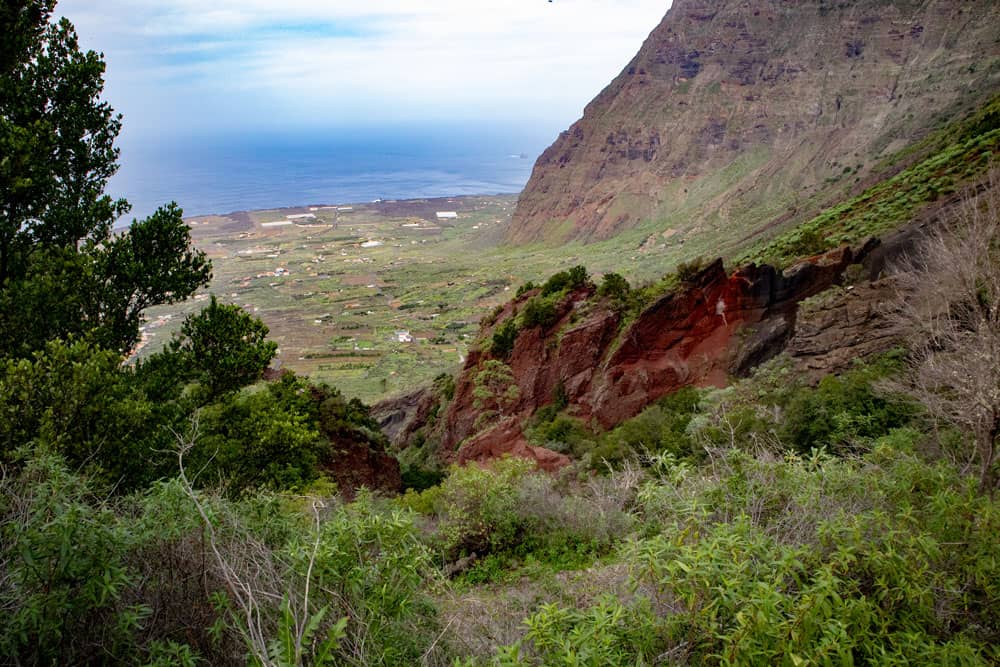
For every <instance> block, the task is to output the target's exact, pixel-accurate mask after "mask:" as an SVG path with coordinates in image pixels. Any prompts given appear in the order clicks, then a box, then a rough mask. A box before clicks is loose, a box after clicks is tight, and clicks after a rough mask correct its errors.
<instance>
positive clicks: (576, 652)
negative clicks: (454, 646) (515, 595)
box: [501, 597, 658, 667]
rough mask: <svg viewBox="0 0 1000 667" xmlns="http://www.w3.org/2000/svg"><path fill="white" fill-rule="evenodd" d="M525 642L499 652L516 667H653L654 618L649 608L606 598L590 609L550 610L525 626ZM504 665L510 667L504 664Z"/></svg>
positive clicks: (548, 607)
mask: <svg viewBox="0 0 1000 667" xmlns="http://www.w3.org/2000/svg"><path fill="white" fill-rule="evenodd" d="M524 624H525V627H526V628H527V633H526V634H525V638H524V641H522V642H521V643H519V644H516V645H514V646H510V647H506V648H505V649H501V654H505V655H507V656H512V657H513V656H516V658H515V660H516V664H518V665H539V666H543V665H590V666H593V667H598V666H602V665H608V666H609V667H613V666H616V665H620V666H621V667H626V666H631V665H641V664H654V663H655V662H656V659H657V656H658V650H657V648H658V639H657V637H656V633H655V616H654V615H653V614H652V612H651V610H650V609H649V608H648V606H643V605H632V606H626V605H625V604H623V603H622V602H621V601H620V600H617V599H615V598H613V597H604V598H602V599H601V600H600V601H599V602H598V603H597V604H595V605H593V606H592V607H589V608H587V609H574V608H571V607H570V608H567V607H561V606H559V605H557V604H546V605H542V607H541V608H540V609H539V611H537V612H536V613H535V614H533V615H532V616H531V617H530V618H528V619H527V620H525V622H524ZM504 664H511V663H509V662H505V663H504Z"/></svg>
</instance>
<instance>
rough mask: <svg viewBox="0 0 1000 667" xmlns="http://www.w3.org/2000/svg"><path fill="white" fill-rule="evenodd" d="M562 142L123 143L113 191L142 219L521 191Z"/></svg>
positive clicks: (280, 136) (290, 136) (430, 134)
mask: <svg viewBox="0 0 1000 667" xmlns="http://www.w3.org/2000/svg"><path fill="white" fill-rule="evenodd" d="M554 136H555V135H554V133H551V132H545V131H540V130H532V129H530V128H502V129H498V128H495V127H489V126H482V127H460V128H455V127H444V126H436V127H420V128H388V129H386V128H347V129H344V128H341V129H335V130H324V131H310V132H302V131H300V132H253V133H251V132H244V133H229V134H213V135H209V136H200V137H199V136H178V135H176V134H175V135H172V136H161V137H153V138H148V137H147V138H143V139H135V138H131V137H128V136H127V135H125V136H123V137H122V140H121V142H120V143H121V148H122V153H121V159H120V162H121V169H120V171H119V173H118V174H117V175H116V176H115V177H114V179H113V180H112V181H111V184H110V186H109V188H108V189H109V192H110V194H112V195H113V196H116V197H119V196H124V197H125V198H127V199H128V200H129V201H130V202H131V203H132V207H133V208H132V212H131V213H130V214H129V215H128V216H127V218H126V219H123V220H122V221H121V222H122V223H127V222H130V221H131V220H132V218H143V217H145V216H147V215H149V214H150V213H151V212H153V211H154V210H155V209H156V207H157V206H160V205H162V204H166V203H169V202H171V201H176V202H177V203H178V204H180V205H181V207H182V208H183V209H184V213H185V215H186V216H195V215H206V214H211V213H230V212H233V211H243V210H254V209H264V208H279V207H288V206H303V205H310V204H341V203H344V204H346V203H359V202H366V201H372V200H375V199H414V198H422V197H446V196H455V195H469V194H499V193H516V192H519V191H520V190H521V189H522V188H523V186H524V184H525V183H526V182H527V180H528V177H529V176H530V175H531V169H532V166H533V165H534V161H535V159H536V157H537V156H538V155H539V154H540V153H541V151H542V150H544V148H545V146H546V145H548V143H550V142H551V141H552V139H553V138H554Z"/></svg>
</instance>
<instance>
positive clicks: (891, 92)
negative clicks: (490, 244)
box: [507, 0, 1000, 247]
mask: <svg viewBox="0 0 1000 667" xmlns="http://www.w3.org/2000/svg"><path fill="white" fill-rule="evenodd" d="M998 38H1000V3H996V2H986V1H982V0H978V1H974V2H955V1H954V0H919V1H918V0H897V1H894V2H885V1H884V0H850V1H839V2H834V1H832V0H801V1H797V2H788V1H787V0H757V1H755V2H746V1H745V0H674V2H673V6H672V7H671V9H670V10H669V12H668V13H667V15H666V17H665V18H664V19H663V21H662V23H661V24H660V25H659V26H658V27H656V29H655V30H653V32H652V34H650V36H649V38H648V39H647V40H646V42H645V44H644V45H643V46H642V48H641V50H640V51H639V53H638V54H637V55H636V56H635V58H634V59H633V60H632V61H631V62H630V63H629V64H628V65H627V66H626V67H625V69H624V70H623V71H622V73H621V74H620V75H619V76H618V77H617V78H616V79H615V80H614V81H613V82H612V83H611V84H610V85H609V86H608V87H607V88H606V89H605V90H604V91H603V92H601V93H600V94H599V95H598V96H597V97H596V99H594V100H593V101H592V102H591V103H590V104H589V105H588V106H587V108H586V110H585V112H584V114H583V117H582V118H581V119H580V120H579V121H578V122H576V123H575V124H574V125H573V126H572V127H571V128H570V129H569V130H568V131H566V132H564V133H562V134H561V135H560V136H559V138H558V139H557V140H556V141H555V143H553V144H552V146H550V147H549V148H548V149H547V150H546V151H545V152H544V153H543V154H542V156H541V157H540V158H539V159H538V161H537V163H536V165H535V168H534V172H533V174H532V176H531V179H530V181H529V182H528V184H527V186H526V187H525V189H524V191H523V193H522V194H521V197H520V200H519V202H518V206H517V210H516V212H515V214H514V218H513V221H512V223H511V226H510V228H509V230H508V233H507V240H508V241H510V242H514V243H524V242H532V241H538V240H548V241H553V242H558V241H563V240H566V239H574V238H575V239H583V240H597V239H603V238H608V237H610V236H613V235H615V234H617V233H619V232H622V231H624V230H627V229H631V228H634V227H636V226H641V229H640V233H641V234H643V235H648V236H649V237H650V238H653V237H657V238H658V237H659V235H660V234H663V233H665V234H666V235H669V237H670V239H671V242H674V243H676V242H680V241H682V240H683V239H684V237H685V235H687V234H688V233H689V232H694V233H697V234H699V235H704V234H712V235H713V240H714V242H715V243H716V244H717V247H721V246H723V245H725V244H727V243H734V242H737V241H741V240H746V239H747V238H753V237H754V236H755V235H756V234H760V233H762V232H764V231H767V230H772V229H774V228H775V227H780V226H791V225H794V224H795V223H796V222H797V221H800V220H802V219H804V218H805V217H807V216H808V215H809V213H811V212H815V210H816V209H817V208H818V207H821V206H822V205H823V204H824V203H827V202H828V200H829V199H831V198H837V197H839V196H843V190H842V188H843V186H844V185H849V184H850V183H863V182H864V180H865V178H866V177H867V176H869V175H870V174H872V173H873V172H874V171H876V167H875V163H876V162H877V161H878V160H879V159H880V158H882V157H883V156H886V155H889V154H891V153H893V152H895V151H896V150H898V149H900V148H901V147H903V146H906V145H907V144H909V143H910V142H912V141H913V140H914V139H917V138H919V137H920V136H921V135H923V134H924V133H926V132H927V131H928V129H929V128H932V127H935V126H937V125H940V124H941V122H942V120H944V119H946V118H949V117H952V116H954V115H955V114H956V113H959V112H962V111H965V110H967V109H969V108H971V107H973V106H975V105H977V104H979V103H981V102H982V101H983V100H984V99H985V98H986V97H988V96H990V95H991V94H992V93H993V91H995V90H996V89H997V84H998V82H1000V39H998ZM832 188H838V190H837V192H836V193H834V192H833V190H832Z"/></svg>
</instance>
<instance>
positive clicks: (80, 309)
mask: <svg viewBox="0 0 1000 667" xmlns="http://www.w3.org/2000/svg"><path fill="white" fill-rule="evenodd" d="M54 6H55V2H54V0H15V1H14V2H11V3H7V4H5V5H4V6H3V8H2V9H0V34H3V35H4V43H3V46H2V47H0V156H2V157H0V348H2V349H4V350H6V353H7V354H8V355H17V356H29V355H30V354H31V352H32V351H34V350H38V349H41V348H42V347H43V346H44V344H45V342H46V341H48V340H52V339H54V338H60V337H66V336H69V335H74V334H75V335H90V336H93V338H94V340H95V341H96V342H98V343H100V344H101V345H102V346H105V347H108V348H110V349H115V350H118V351H119V352H124V351H127V350H128V349H130V348H131V347H132V346H133V345H134V344H135V342H136V341H137V339H138V326H139V315H140V314H141V312H142V310H143V309H144V308H146V307H148V306H151V305H155V304H159V303H171V302H173V301H176V300H180V299H184V298H186V297H187V296H189V295H190V294H192V293H193V292H194V291H195V290H196V289H197V288H198V287H199V286H201V285H204V284H206V283H207V282H208V279H209V277H210V275H211V272H210V267H209V263H208V261H207V259H206V258H205V256H204V254H203V253H201V252H200V251H192V250H191V249H190V235H189V233H188V230H187V228H186V227H185V226H184V224H183V222H182V220H181V212H180V209H178V208H176V206H171V207H167V208H164V209H160V210H159V211H157V213H155V214H154V215H152V216H150V217H149V218H147V219H146V220H144V221H142V222H137V223H135V224H134V225H133V228H131V229H129V230H128V231H126V232H125V233H123V234H121V235H115V234H114V233H113V231H112V226H113V224H114V222H115V221H116V220H117V219H118V218H119V217H120V216H121V215H123V214H125V213H126V212H127V211H128V209H129V205H128V203H127V202H126V201H125V200H123V199H119V200H114V199H112V198H111V197H110V196H109V195H107V194H106V193H105V188H106V186H107V184H108V180H109V179H110V178H111V177H112V176H113V175H114V174H115V172H116V171H117V170H118V162H117V160H118V149H117V148H115V145H114V142H115V139H116V138H117V136H118V133H119V131H120V130H121V117H120V116H118V115H115V113H114V111H113V110H112V109H111V106H110V105H109V104H108V103H107V102H105V101H102V100H101V93H102V90H103V87H104V80H103V76H104V62H103V60H102V58H101V56H100V55H99V54H97V53H95V52H93V51H86V52H84V51H81V50H80V48H79V44H78V41H77V36H76V32H75V30H74V29H73V26H72V24H70V23H69V21H67V20H66V19H61V20H59V21H58V22H50V19H51V17H52V11H53V9H54Z"/></svg>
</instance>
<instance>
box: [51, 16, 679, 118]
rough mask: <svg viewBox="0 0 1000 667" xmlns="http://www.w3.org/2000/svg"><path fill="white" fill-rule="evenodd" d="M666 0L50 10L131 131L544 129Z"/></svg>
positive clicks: (633, 44)
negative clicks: (70, 28)
mask: <svg viewBox="0 0 1000 667" xmlns="http://www.w3.org/2000/svg"><path fill="white" fill-rule="evenodd" d="M669 4H670V3H669V0H553V1H551V2H549V1H547V0H326V1H322V0H62V1H61V2H60V3H59V4H58V6H57V7H56V14H57V15H64V16H66V17H68V18H69V19H70V20H71V21H72V22H73V23H74V24H75V26H76V28H77V31H78V33H79V34H80V41H81V45H82V46H83V47H84V48H90V49H94V50H97V51H101V52H103V53H104V54H105V58H106V61H107V66H108V69H107V74H106V87H105V96H106V98H107V99H108V100H109V101H110V102H111V104H112V106H114V107H115V109H116V110H118V111H120V112H122V113H123V114H124V115H125V128H126V132H128V133H131V134H132V135H135V136H145V135H149V136H152V135H158V136H177V135H187V136H199V135H204V134H213V133H219V132H234V133H239V132H246V131H277V130H279V129H280V130H296V129H301V130H310V129H319V128H337V127H339V128H350V127H367V126H407V125H420V124H449V123H456V124H468V125H476V124H480V125H481V124H490V123H497V124H501V125H509V126H516V125H518V124H524V123H531V124H534V125H535V126H536V129H539V128H540V129H544V130H546V131H548V130H551V131H552V132H557V131H559V130H561V129H565V128H566V127H568V126H569V125H570V124H571V123H572V122H573V121H574V120H576V119H577V118H579V117H580V115H581V114H582V111H583V107H584V106H585V105H586V103H587V102H588V101H590V100H591V99H592V98H593V97H594V96H595V95H596V94H597V93H598V92H599V91H600V90H601V89H602V88H603V87H604V86H605V85H607V84H608V83H609V82H610V81H611V79H612V78H613V77H614V76H616V75H617V74H618V73H619V72H620V71H621V70H622V69H623V67H624V66H625V65H626V64H627V63H628V61H629V60H630V59H631V57H632V56H633V55H634V54H635V53H636V52H637V51H638V49H639V47H640V45H641V44H642V42H643V40H644V39H645V38H646V37H647V35H648V34H649V32H650V31H651V30H652V29H653V28H654V27H655V26H656V25H657V24H658V23H659V21H660V19H661V18H662V17H663V15H664V14H665V13H666V10H667V9H668V8H669Z"/></svg>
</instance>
